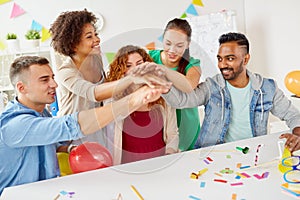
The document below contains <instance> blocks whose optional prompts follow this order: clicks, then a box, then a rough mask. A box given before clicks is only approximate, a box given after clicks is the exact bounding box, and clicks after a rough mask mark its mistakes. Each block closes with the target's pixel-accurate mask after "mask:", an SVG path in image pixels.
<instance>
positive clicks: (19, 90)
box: [0, 56, 169, 194]
mask: <svg viewBox="0 0 300 200" xmlns="http://www.w3.org/2000/svg"><path fill="white" fill-rule="evenodd" d="M145 79H146V78H145ZM10 80H11V83H12V85H13V86H14V87H15V90H16V94H17V97H16V98H15V99H14V100H13V101H11V102H9V103H8V105H7V106H6V108H5V110H4V111H3V112H2V114H1V115H0V127H1V129H0V160H1V162H0V194H1V193H2V191H3V189H4V188H5V187H9V186H13V185H20V184H24V183H30V182H35V181H39V180H44V179H49V178H54V177H57V176H59V167H58V163H57V157H56V149H57V147H58V142H60V141H68V140H75V139H79V138H81V137H83V136H84V135H87V134H92V133H94V132H95V131H96V130H98V129H101V128H103V127H104V126H106V125H107V124H108V123H109V122H111V121H112V120H114V118H118V117H121V118H122V117H126V116H127V115H129V114H130V113H131V112H133V111H135V110H136V109H138V108H139V107H141V106H142V105H145V104H148V103H149V102H152V101H155V100H157V99H158V98H159V97H160V94H161V93H162V92H166V91H167V90H168V88H169V85H168V84H165V86H158V87H156V88H150V87H148V86H144V87H143V88H141V89H139V90H138V91H136V92H134V93H132V94H130V95H128V96H126V97H124V98H122V99H120V100H118V101H115V102H113V103H111V104H108V105H106V106H103V107H100V108H95V109H92V110H86V111H81V112H79V113H74V114H72V115H66V116H63V117H60V118H52V117H51V115H50V113H49V112H48V111H47V110H46V109H45V106H46V104H51V103H52V102H54V100H55V95H56V93H55V89H56V88H57V83H56V82H55V80H54V74H53V72H52V69H51V67H50V66H49V62H48V60H47V59H46V58H41V57H37V56H24V57H20V58H17V59H16V60H15V61H14V62H13V63H12V65H11V68H10ZM147 81H148V80H145V82H147ZM151 81H152V82H153V81H154V82H155V80H154V79H152V80H151ZM163 82H164V83H166V81H162V80H161V79H160V80H159V79H157V83H163Z"/></svg>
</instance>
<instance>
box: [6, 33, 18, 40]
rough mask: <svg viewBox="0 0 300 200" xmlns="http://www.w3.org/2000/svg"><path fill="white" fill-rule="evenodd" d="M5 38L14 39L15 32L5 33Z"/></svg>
mask: <svg viewBox="0 0 300 200" xmlns="http://www.w3.org/2000/svg"><path fill="white" fill-rule="evenodd" d="M6 39H7V40H15V39H17V34H15V33H7V35H6Z"/></svg>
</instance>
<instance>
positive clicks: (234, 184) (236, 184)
mask: <svg viewBox="0 0 300 200" xmlns="http://www.w3.org/2000/svg"><path fill="white" fill-rule="evenodd" d="M230 185H231V186H239V185H243V182H237V183H230Z"/></svg>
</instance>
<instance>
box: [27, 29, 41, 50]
mask: <svg viewBox="0 0 300 200" xmlns="http://www.w3.org/2000/svg"><path fill="white" fill-rule="evenodd" d="M25 38H26V39H27V41H28V42H29V43H30V46H31V47H39V46H40V39H41V35H40V32H39V31H37V30H32V29H31V30H28V31H27V33H26V34H25Z"/></svg>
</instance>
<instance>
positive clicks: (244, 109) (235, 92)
mask: <svg viewBox="0 0 300 200" xmlns="http://www.w3.org/2000/svg"><path fill="white" fill-rule="evenodd" d="M226 86H227V88H228V90H229V92H230V98H231V102H232V104H231V105H232V107H231V119H230V124H229V128H228V131H227V134H226V135H225V142H232V141H237V140H242V139H247V138H251V137H253V135H252V130H251V126H250V107H249V105H250V87H251V82H250V81H249V83H248V85H247V86H246V87H244V88H236V87H234V86H232V85H231V84H230V83H229V82H228V81H226Z"/></svg>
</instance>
